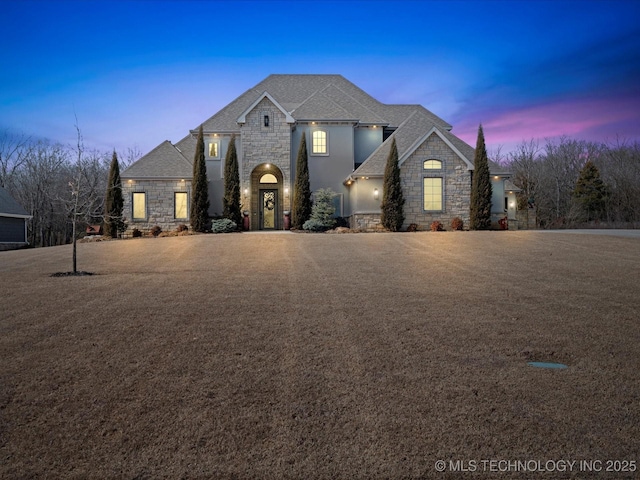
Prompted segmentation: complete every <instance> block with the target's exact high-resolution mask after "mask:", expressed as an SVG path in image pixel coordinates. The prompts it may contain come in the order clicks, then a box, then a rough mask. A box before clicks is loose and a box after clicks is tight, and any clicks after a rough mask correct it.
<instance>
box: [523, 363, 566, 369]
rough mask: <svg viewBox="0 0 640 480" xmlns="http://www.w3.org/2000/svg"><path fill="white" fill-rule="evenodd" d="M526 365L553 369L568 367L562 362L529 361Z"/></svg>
mask: <svg viewBox="0 0 640 480" xmlns="http://www.w3.org/2000/svg"><path fill="white" fill-rule="evenodd" d="M527 365H531V366H532V367H537V368H555V369H565V368H569V367H567V366H566V365H565V364H564V363H549V362H529V363H528V364H527Z"/></svg>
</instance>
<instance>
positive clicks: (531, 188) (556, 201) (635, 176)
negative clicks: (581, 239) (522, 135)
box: [493, 136, 640, 228]
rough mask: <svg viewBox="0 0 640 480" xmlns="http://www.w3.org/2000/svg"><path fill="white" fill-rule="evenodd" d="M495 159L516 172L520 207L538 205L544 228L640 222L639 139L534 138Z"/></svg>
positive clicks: (628, 225) (496, 156)
mask: <svg viewBox="0 0 640 480" xmlns="http://www.w3.org/2000/svg"><path fill="white" fill-rule="evenodd" d="M493 160H494V161H495V162H497V163H499V164H500V165H501V166H502V167H504V168H505V169H506V170H508V171H509V172H511V173H512V174H513V177H512V179H511V180H512V182H513V183H514V184H515V185H516V186H517V187H518V188H520V189H521V192H519V193H518V208H520V209H522V208H533V209H535V212H536V215H537V222H538V225H539V226H540V227H542V228H563V227H580V226H587V225H594V224H595V225H601V226H604V225H608V226H612V227H631V228H634V227H637V226H638V225H639V224H640V143H638V142H625V141H621V140H617V141H616V142H615V143H610V144H605V143H597V142H589V141H585V140H575V139H571V138H569V137H566V136H563V137H560V138H559V139H545V141H544V143H541V142H540V141H539V140H535V139H531V140H529V141H522V142H521V143H520V144H518V146H517V148H516V149H515V150H514V151H512V152H510V153H509V154H507V155H504V156H503V155H501V154H500V150H499V149H498V151H497V152H496V153H494V155H493Z"/></svg>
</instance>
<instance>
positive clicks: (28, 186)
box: [0, 130, 141, 247]
mask: <svg viewBox="0 0 640 480" xmlns="http://www.w3.org/2000/svg"><path fill="white" fill-rule="evenodd" d="M114 155H115V156H116V158H117V159H118V161H119V167H120V168H121V169H124V168H126V167H127V166H128V165H130V164H131V163H133V162H134V161H136V160H137V159H138V158H140V156H141V152H140V151H139V150H138V149H137V147H136V148H128V149H126V150H124V151H122V152H119V153H116V152H115V151H101V150H98V149H85V148H84V145H83V142H82V137H81V134H80V131H79V130H78V143H77V145H63V144H61V143H59V142H55V141H51V140H47V139H33V138H31V137H29V136H27V135H25V134H17V133H12V132H10V131H8V130H6V131H4V132H1V133H0V187H3V188H5V189H6V190H7V191H8V192H9V193H10V194H11V196H12V197H13V198H15V199H16V200H17V202H18V203H19V204H20V205H22V206H23V207H24V208H25V210H27V212H28V213H29V215H32V216H33V218H32V219H31V221H30V222H28V230H27V235H28V242H29V244H30V245H32V246H36V247H45V246H52V245H62V244H66V243H70V242H71V241H72V240H73V217H74V216H75V217H76V219H77V220H78V221H79V222H78V223H79V225H83V226H84V225H93V224H100V225H101V224H102V223H103V222H104V220H105V194H106V192H107V182H108V179H109V170H110V165H111V163H112V160H113V158H114ZM77 234H78V235H80V236H82V235H84V229H82V231H81V232H78V233H77Z"/></svg>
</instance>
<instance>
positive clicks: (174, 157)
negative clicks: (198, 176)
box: [121, 139, 195, 178]
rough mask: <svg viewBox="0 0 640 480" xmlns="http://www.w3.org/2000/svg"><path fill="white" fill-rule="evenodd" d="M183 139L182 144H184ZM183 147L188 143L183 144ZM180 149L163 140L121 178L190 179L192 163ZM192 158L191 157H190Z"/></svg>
mask: <svg viewBox="0 0 640 480" xmlns="http://www.w3.org/2000/svg"><path fill="white" fill-rule="evenodd" d="M185 140H186V139H183V140H182V142H185ZM194 143H195V141H194ZM185 145H188V143H186V142H185ZM187 158H188V157H185V155H184V154H183V153H182V152H181V149H180V148H179V147H178V148H176V146H174V145H172V144H171V142H169V141H168V140H165V141H164V142H162V143H161V144H160V145H158V146H157V147H156V148H154V149H153V150H151V151H150V152H149V153H147V154H146V155H145V156H143V157H142V158H141V159H140V160H138V161H137V162H135V163H134V164H132V165H131V166H129V168H127V169H126V170H124V171H123V172H122V174H121V177H122V178H191V176H192V174H193V166H192V162H189V161H188V160H187ZM191 158H193V155H192V157H191Z"/></svg>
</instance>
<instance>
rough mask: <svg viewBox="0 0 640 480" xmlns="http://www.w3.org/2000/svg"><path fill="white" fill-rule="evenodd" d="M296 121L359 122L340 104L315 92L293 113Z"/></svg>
mask: <svg viewBox="0 0 640 480" xmlns="http://www.w3.org/2000/svg"><path fill="white" fill-rule="evenodd" d="M291 113H293V114H294V115H295V118H296V120H352V121H358V118H357V117H355V116H354V115H353V114H352V113H350V112H348V111H347V110H345V109H344V108H342V106H340V105H339V104H338V103H336V102H334V101H333V100H331V99H330V98H328V97H327V96H326V95H324V94H323V93H322V92H315V93H314V94H313V95H311V97H310V98H308V99H307V100H305V102H304V103H303V104H302V105H300V106H299V107H298V108H296V109H295V110H293V112H291Z"/></svg>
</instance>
